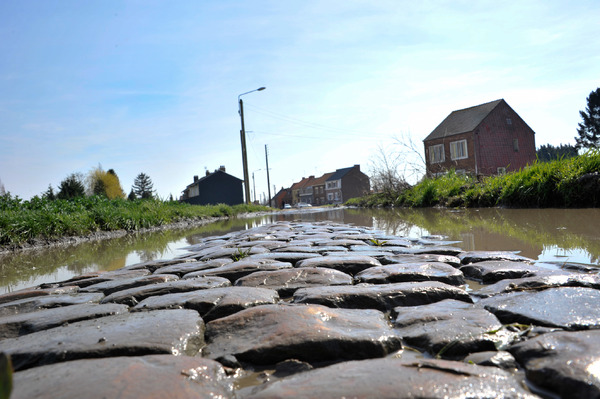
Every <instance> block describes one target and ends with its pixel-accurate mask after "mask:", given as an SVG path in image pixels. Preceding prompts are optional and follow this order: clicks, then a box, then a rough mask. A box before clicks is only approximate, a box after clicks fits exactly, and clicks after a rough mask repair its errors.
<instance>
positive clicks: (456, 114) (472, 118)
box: [423, 99, 504, 141]
mask: <svg viewBox="0 0 600 399" xmlns="http://www.w3.org/2000/svg"><path fill="white" fill-rule="evenodd" d="M503 101H504V99H500V100H496V101H491V102H489V103H485V104H480V105H476V106H474V107H470V108H465V109H459V110H457V111H452V113H450V115H448V116H447V117H446V119H444V120H443V121H442V123H440V124H439V125H438V127H436V128H435V129H433V132H431V133H430V134H429V136H427V137H425V139H424V140H423V141H428V140H433V139H440V138H443V137H447V136H454V135H456V134H461V133H467V132H472V131H473V130H475V128H476V127H477V126H478V125H479V124H480V123H481V122H482V121H483V119H485V117H486V116H488V115H489V114H490V112H492V111H493V109H494V108H496V106H498V104H500V103H501V102H503Z"/></svg>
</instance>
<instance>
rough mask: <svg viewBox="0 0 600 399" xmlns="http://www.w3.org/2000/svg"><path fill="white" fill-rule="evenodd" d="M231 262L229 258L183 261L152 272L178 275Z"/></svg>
mask: <svg viewBox="0 0 600 399" xmlns="http://www.w3.org/2000/svg"><path fill="white" fill-rule="evenodd" d="M229 263H233V260H232V259H230V258H219V259H211V260H208V261H206V262H185V263H178V264H176V265H171V266H165V267H161V268H160V269H157V270H156V271H155V272H154V274H176V275H178V276H179V277H181V276H183V275H184V274H187V273H192V272H197V271H200V270H205V269H213V268H215V267H221V266H224V265H227V264H229Z"/></svg>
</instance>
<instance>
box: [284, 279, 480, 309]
mask: <svg viewBox="0 0 600 399" xmlns="http://www.w3.org/2000/svg"><path fill="white" fill-rule="evenodd" d="M444 299H456V300H459V301H463V302H467V303H471V297H470V296H469V294H467V292H466V291H465V290H463V289H460V288H458V287H454V286H452V285H448V284H444V283H439V282H437V281H431V282H416V283H395V284H378V285H371V284H359V285H353V286H337V287H312V288H301V289H299V290H297V291H296V292H295V293H294V299H293V302H294V303H315V304H320V305H325V306H329V307H332V308H347V309H378V310H381V311H384V312H385V311H389V310H392V309H393V308H395V307H397V306H418V305H426V304H429V303H434V302H439V301H441V300H444Z"/></svg>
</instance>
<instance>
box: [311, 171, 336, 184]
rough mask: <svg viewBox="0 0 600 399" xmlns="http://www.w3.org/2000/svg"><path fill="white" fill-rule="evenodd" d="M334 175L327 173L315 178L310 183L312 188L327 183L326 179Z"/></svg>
mask: <svg viewBox="0 0 600 399" xmlns="http://www.w3.org/2000/svg"><path fill="white" fill-rule="evenodd" d="M334 173H335V172H329V173H325V174H324V175H323V176H321V177H317V178H316V179H315V180H313V181H312V185H313V186H319V185H321V184H325V182H326V181H327V179H329V178H330V177H331V176H332V175H333V174H334Z"/></svg>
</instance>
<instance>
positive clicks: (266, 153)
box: [265, 144, 271, 206]
mask: <svg viewBox="0 0 600 399" xmlns="http://www.w3.org/2000/svg"><path fill="white" fill-rule="evenodd" d="M265 160H266V162H267V189H268V190H269V203H268V206H271V182H270V181H269V152H268V151H267V145H266V144H265Z"/></svg>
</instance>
